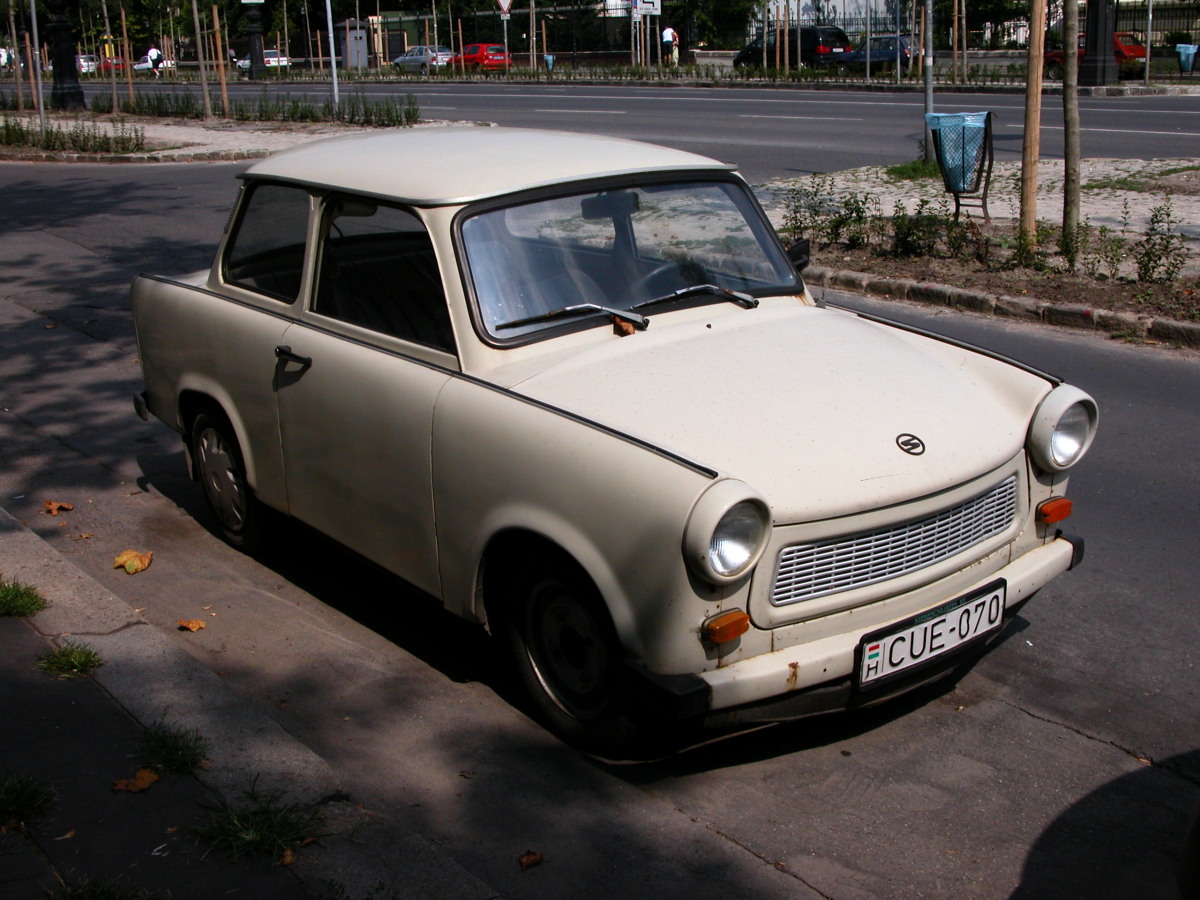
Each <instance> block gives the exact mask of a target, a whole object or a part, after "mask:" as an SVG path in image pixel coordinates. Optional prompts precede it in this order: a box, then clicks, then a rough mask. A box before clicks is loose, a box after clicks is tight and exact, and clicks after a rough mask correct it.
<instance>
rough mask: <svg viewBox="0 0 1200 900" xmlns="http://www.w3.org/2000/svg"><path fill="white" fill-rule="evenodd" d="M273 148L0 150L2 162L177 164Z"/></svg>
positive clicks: (252, 155) (261, 154)
mask: <svg viewBox="0 0 1200 900" xmlns="http://www.w3.org/2000/svg"><path fill="white" fill-rule="evenodd" d="M274 152H276V151H273V150H206V151H201V152H197V153H171V152H167V151H163V152H153V151H151V152H149V153H125V154H112V153H68V152H66V151H56V150H33V151H30V152H28V153H15V152H13V151H11V150H0V160H4V161H5V162H30V163H42V162H61V163H111V164H118V163H157V162H163V163H178V162H237V161H239V160H244V159H263V158H265V157H268V156H270V155H271V154H272V153H274Z"/></svg>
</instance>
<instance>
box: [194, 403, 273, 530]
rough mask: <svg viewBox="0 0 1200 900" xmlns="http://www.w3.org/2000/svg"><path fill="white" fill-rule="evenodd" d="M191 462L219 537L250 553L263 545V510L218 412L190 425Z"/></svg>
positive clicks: (233, 436) (234, 441) (234, 440)
mask: <svg viewBox="0 0 1200 900" xmlns="http://www.w3.org/2000/svg"><path fill="white" fill-rule="evenodd" d="M191 448H192V461H193V464H194V465H195V467H196V474H197V475H198V477H199V479H200V483H201V484H202V485H203V486H204V499H205V500H206V501H208V508H209V509H210V510H211V511H212V513H213V515H214V516H216V519H217V524H218V525H219V527H220V532H221V537H223V538H224V539H225V541H226V543H228V544H230V545H232V546H234V547H237V548H238V549H239V550H245V551H247V552H252V551H254V550H257V549H259V548H260V547H261V546H262V543H263V519H264V516H265V510H264V509H263V507H262V505H261V504H260V503H259V502H258V500H257V499H256V498H255V496H254V494H253V493H252V492H251V490H250V486H249V484H247V482H246V464H245V461H244V459H243V457H242V448H241V447H240V446H239V445H238V440H237V435H236V434H235V433H234V430H233V426H232V425H231V424H230V423H229V420H228V419H227V418H226V417H225V416H224V415H222V414H220V413H215V412H203V413H201V414H200V415H198V416H196V419H195V421H193V422H192V430H191Z"/></svg>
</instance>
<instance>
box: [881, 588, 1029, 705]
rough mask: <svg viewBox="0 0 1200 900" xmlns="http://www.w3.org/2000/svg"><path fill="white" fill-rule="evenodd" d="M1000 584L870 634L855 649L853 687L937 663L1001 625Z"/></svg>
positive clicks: (1002, 617)
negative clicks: (857, 655) (856, 673)
mask: <svg viewBox="0 0 1200 900" xmlns="http://www.w3.org/2000/svg"><path fill="white" fill-rule="evenodd" d="M1006 589H1007V584H1006V582H1004V581H1003V580H1001V581H996V582H993V583H992V584H989V585H988V586H987V587H984V588H980V589H979V590H977V591H972V592H971V593H969V594H965V595H964V596H962V597H959V598H957V599H955V600H951V601H950V602H949V603H943V604H942V605H941V606H939V607H937V608H936V609H931V610H928V611H927V612H923V613H921V614H920V615H918V616H916V617H914V618H912V619H909V620H908V621H907V622H902V623H901V624H899V625H894V626H891V627H890V628H888V629H885V630H884V631H883V632H875V633H874V634H869V635H867V636H866V637H865V638H863V641H862V643H861V644H860V645H859V660H860V662H859V667H858V683H859V684H860V685H868V684H872V683H873V682H876V681H879V680H880V679H882V678H887V677H888V676H891V675H896V674H898V673H900V672H904V671H906V670H908V669H911V668H913V667H915V666H919V665H923V664H924V663H927V662H929V661H930V660H932V659H937V658H938V657H939V656H943V655H945V654H947V653H949V652H951V651H952V650H955V649H957V648H958V647H961V646H962V645H963V644H966V643H967V642H969V641H972V640H974V639H976V638H978V637H982V636H983V635H985V634H988V633H989V632H992V631H996V630H997V629H999V628H1000V626H1001V625H1002V624H1003V622H1004V598H1005V593H1006Z"/></svg>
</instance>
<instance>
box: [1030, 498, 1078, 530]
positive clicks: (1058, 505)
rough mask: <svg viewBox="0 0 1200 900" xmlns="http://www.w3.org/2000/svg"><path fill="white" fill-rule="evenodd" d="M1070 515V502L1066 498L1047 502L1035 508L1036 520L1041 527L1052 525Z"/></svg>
mask: <svg viewBox="0 0 1200 900" xmlns="http://www.w3.org/2000/svg"><path fill="white" fill-rule="evenodd" d="M1069 515H1071V501H1070V500H1068V499H1067V498H1066V497H1055V498H1054V499H1053V500H1047V501H1046V502H1045V503H1043V504H1042V505H1041V506H1039V507H1038V508H1037V520H1038V522H1040V523H1042V524H1043V525H1053V524H1054V523H1055V522H1061V521H1062V520H1063V519H1065V518H1066V517H1067V516H1069Z"/></svg>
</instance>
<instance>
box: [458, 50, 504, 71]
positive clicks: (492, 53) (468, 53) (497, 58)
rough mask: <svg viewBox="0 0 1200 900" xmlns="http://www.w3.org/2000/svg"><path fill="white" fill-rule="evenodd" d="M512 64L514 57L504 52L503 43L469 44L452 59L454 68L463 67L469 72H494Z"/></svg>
mask: <svg viewBox="0 0 1200 900" xmlns="http://www.w3.org/2000/svg"><path fill="white" fill-rule="evenodd" d="M511 64H512V58H511V57H510V56H509V55H508V54H507V53H505V52H504V45H503V44H467V46H465V47H463V52H462V53H461V54H460V55H458V56H456V57H454V59H452V60H450V65H451V66H452V67H453V68H460V67H461V68H463V69H465V70H466V71H468V72H494V71H496V70H498V69H507V68H508V67H509V66H510V65H511Z"/></svg>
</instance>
